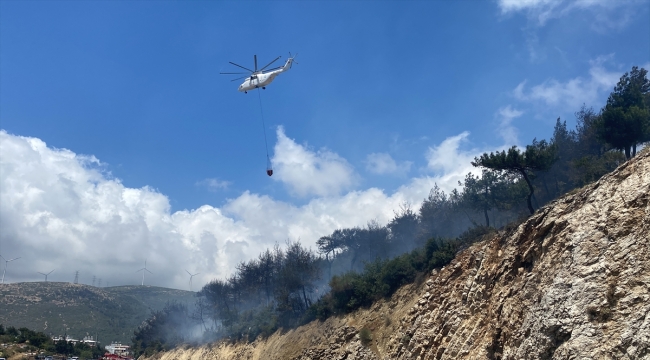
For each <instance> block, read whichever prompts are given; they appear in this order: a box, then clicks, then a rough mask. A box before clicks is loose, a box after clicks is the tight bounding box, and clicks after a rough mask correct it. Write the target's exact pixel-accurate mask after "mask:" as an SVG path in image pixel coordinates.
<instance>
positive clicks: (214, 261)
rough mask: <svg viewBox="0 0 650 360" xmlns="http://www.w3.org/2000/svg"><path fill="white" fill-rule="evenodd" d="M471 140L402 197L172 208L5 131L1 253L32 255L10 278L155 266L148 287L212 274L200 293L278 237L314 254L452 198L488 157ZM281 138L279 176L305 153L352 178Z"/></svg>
mask: <svg viewBox="0 0 650 360" xmlns="http://www.w3.org/2000/svg"><path fill="white" fill-rule="evenodd" d="M468 135H469V134H468V133H462V134H460V135H458V136H454V137H451V138H449V139H447V140H445V141H443V142H442V143H441V144H440V145H439V146H435V147H432V148H431V149H430V150H429V152H428V153H427V160H428V162H429V165H430V167H429V169H430V170H431V171H433V174H432V175H426V174H425V175H422V176H420V177H416V178H412V179H410V180H408V181H407V182H406V183H405V184H404V185H402V186H400V187H399V188H398V189H397V190H396V191H394V192H393V193H387V192H385V191H384V190H381V189H377V188H369V189H365V190H358V191H349V192H347V193H345V194H343V195H338V194H336V193H335V192H329V191H327V192H325V193H326V194H327V195H324V196H320V197H316V198H313V199H311V200H309V201H308V202H307V203H306V204H304V205H301V206H297V205H294V204H291V203H288V202H283V201H278V200H275V199H273V198H271V197H269V196H266V195H260V194H254V193H251V192H249V191H245V192H244V193H242V194H241V195H240V196H238V197H237V198H235V199H232V200H229V201H228V202H227V203H226V204H225V205H224V206H222V207H220V208H216V207H213V206H209V205H204V206H201V207H199V208H198V209H194V210H183V211H177V212H173V213H172V212H171V207H170V204H169V199H168V198H167V197H166V196H165V195H163V194H161V193H159V192H157V191H155V190H153V189H151V188H149V187H143V188H139V189H134V188H128V187H126V186H124V185H123V184H122V183H121V182H120V180H118V179H114V178H111V177H110V176H109V175H108V174H106V173H105V172H102V170H101V166H102V165H101V163H100V162H99V160H98V159H96V158H94V157H92V156H81V155H78V154H75V153H74V152H72V151H70V150H65V149H54V148H49V147H47V145H46V144H45V143H44V142H43V141H41V140H39V139H36V138H29V137H21V136H15V135H11V134H8V133H7V132H6V131H1V130H0V199H1V201H0V223H1V224H2V226H1V227H0V254H2V255H3V256H5V257H9V258H11V257H16V256H21V257H22V259H20V260H17V261H14V262H12V263H11V264H10V266H9V268H8V270H7V281H9V282H16V281H34V280H39V279H40V275H38V274H37V273H36V272H37V271H41V272H46V271H50V270H52V269H56V271H55V272H54V273H52V275H51V276H50V277H49V280H52V281H72V279H73V278H74V272H75V271H76V270H79V271H80V281H81V282H82V283H89V282H90V281H91V279H92V277H93V276H97V277H98V278H102V279H103V281H104V284H106V283H107V282H109V283H110V284H111V285H119V284H139V283H140V281H141V275H140V274H139V273H136V272H135V271H136V270H137V269H140V268H142V266H143V263H144V261H145V260H147V268H149V269H150V270H151V271H152V272H153V275H151V276H148V277H147V280H146V282H147V283H149V284H153V285H160V286H169V287H176V288H183V289H185V288H187V286H188V285H187V282H188V280H189V279H188V277H187V273H186V272H185V269H188V270H190V271H191V272H200V273H201V274H199V275H197V276H196V277H194V280H193V283H194V285H195V289H196V288H199V286H201V285H202V284H204V283H206V282H207V281H209V280H211V279H214V278H216V277H225V276H227V275H228V274H232V273H233V272H234V268H235V266H236V264H237V263H238V262H239V261H241V260H247V259H251V258H253V257H256V256H257V255H258V254H259V253H260V252H261V251H263V250H264V249H266V248H268V247H271V246H273V245H274V244H275V243H276V242H277V243H280V244H283V243H284V241H285V240H286V239H294V240H296V239H300V240H301V241H302V242H303V244H305V245H306V246H311V247H312V248H314V247H315V242H316V240H317V239H318V238H319V237H321V236H323V235H326V234H329V233H331V232H332V231H333V230H335V229H337V228H341V227H352V226H358V225H364V224H366V223H367V222H368V221H370V220H373V219H376V220H377V221H379V222H380V223H386V222H387V221H389V220H390V219H391V218H392V216H393V210H394V209H397V208H398V207H399V205H400V204H403V203H404V202H409V203H411V204H413V206H414V207H416V208H417V207H419V205H420V204H421V202H422V200H423V199H424V198H425V197H426V196H427V195H428V193H429V191H430V189H431V188H432V187H433V186H434V184H435V183H437V184H438V185H439V186H440V187H441V188H442V189H443V190H445V191H447V192H449V191H450V190H451V189H453V188H455V187H456V186H457V181H458V180H462V179H463V177H464V175H465V173H466V172H467V171H469V170H472V166H471V165H470V164H469V161H470V160H471V159H473V157H474V156H475V155H478V152H477V151H474V150H473V151H462V150H460V145H461V143H462V142H467V138H468ZM278 138H279V143H280V145H279V147H276V151H277V150H278V149H279V150H280V151H279V153H280V154H282V156H280V158H282V159H283V161H285V163H287V164H288V165H284V167H278V172H277V175H280V174H281V173H282V171H285V170H289V171H292V170H294V169H292V166H297V165H292V163H291V162H290V161H288V160H286V159H287V158H290V156H289V155H291V154H294V155H295V154H298V155H299V156H298V157H297V158H300V159H309V160H308V161H312V162H319V161H320V162H323V161H324V162H327V161H330V162H332V163H333V164H328V165H326V166H324V167H320V168H319V169H318V171H320V172H321V174H322V175H327V172H326V171H327V169H330V168H332V169H334V171H335V172H337V171H338V172H340V171H341V170H340V167H343V168H344V169H348V170H346V171H343V173H344V174H348V175H347V177H348V178H350V177H351V175H350V174H351V170H349V169H350V168H351V167H350V165H349V164H348V163H347V162H346V161H345V160H344V159H342V158H340V157H338V156H336V155H335V154H332V153H330V152H328V153H327V155H324V151H322V150H321V151H319V152H313V151H310V150H309V149H306V148H304V147H301V146H298V145H296V144H295V142H294V141H293V140H290V139H288V138H286V136H284V133H283V132H282V131H278ZM323 159H325V160H323ZM294 171H295V170H294ZM274 176H275V175H274ZM285 181H288V183H289V184H290V185H292V186H294V187H296V186H298V188H299V186H300V185H294V183H292V182H290V180H285ZM291 181H293V180H291ZM319 186H324V187H325V188H327V186H331V185H319ZM335 188H337V189H338V190H341V189H342V188H341V185H337V186H336V187H335ZM310 191H312V192H313V190H310Z"/></svg>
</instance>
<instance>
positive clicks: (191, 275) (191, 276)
mask: <svg viewBox="0 0 650 360" xmlns="http://www.w3.org/2000/svg"><path fill="white" fill-rule="evenodd" d="M185 271H186V272H187V273H188V274H190V291H192V278H193V277H195V276H196V275H198V274H200V273H196V274H191V273H190V272H189V271H187V269H185Z"/></svg>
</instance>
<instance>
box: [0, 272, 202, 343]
mask: <svg viewBox="0 0 650 360" xmlns="http://www.w3.org/2000/svg"><path fill="white" fill-rule="evenodd" d="M194 294H195V293H193V292H189V291H184V290H176V289H167V288H162V287H156V286H135V285H125V286H113V287H94V286H90V285H84V284H72V283H67V282H43V281H40V282H23V283H11V284H2V285H0V323H1V324H3V325H5V326H15V327H23V326H24V327H27V328H29V329H32V330H35V331H42V332H44V333H45V334H52V335H63V334H68V335H70V336H72V337H74V338H83V337H84V336H94V337H98V338H99V341H101V342H102V343H103V344H109V343H110V342H112V341H121V342H124V343H128V342H130V339H131V336H132V335H133V331H134V330H135V328H136V327H137V326H138V325H140V324H141V323H142V321H144V320H145V319H146V318H147V317H148V316H149V315H150V313H151V310H160V309H162V308H163V307H164V306H165V304H166V303H167V301H174V300H175V301H181V302H184V303H187V305H188V306H191V305H192V304H193V302H194Z"/></svg>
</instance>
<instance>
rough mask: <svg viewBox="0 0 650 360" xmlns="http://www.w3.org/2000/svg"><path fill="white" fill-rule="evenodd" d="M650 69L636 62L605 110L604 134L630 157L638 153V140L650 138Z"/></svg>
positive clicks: (602, 126)
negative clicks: (648, 74) (649, 98)
mask: <svg viewBox="0 0 650 360" xmlns="http://www.w3.org/2000/svg"><path fill="white" fill-rule="evenodd" d="M647 73H648V71H647V70H645V69H644V68H641V69H639V68H638V67H636V66H633V67H632V71H630V72H629V73H627V72H626V73H625V74H623V76H621V79H620V80H619V81H618V84H616V87H614V91H613V92H612V93H611V94H610V95H609V98H608V99H607V105H605V107H604V108H603V110H602V112H601V124H600V136H601V138H602V139H603V140H604V141H605V142H607V143H608V144H610V145H611V146H612V147H614V148H616V149H618V150H624V151H625V157H626V158H627V159H630V157H631V156H635V155H636V145H637V144H640V143H643V142H647V141H650V112H649V109H648V108H649V107H650V104H648V103H647V100H646V99H648V93H650V81H649V80H648V78H647V77H646V75H647ZM630 149H632V154H631V155H630Z"/></svg>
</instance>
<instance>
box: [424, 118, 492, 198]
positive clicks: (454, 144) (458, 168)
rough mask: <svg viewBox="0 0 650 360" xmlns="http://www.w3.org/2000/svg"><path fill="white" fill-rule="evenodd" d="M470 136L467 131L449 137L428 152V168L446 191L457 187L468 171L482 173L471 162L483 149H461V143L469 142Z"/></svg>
mask: <svg viewBox="0 0 650 360" xmlns="http://www.w3.org/2000/svg"><path fill="white" fill-rule="evenodd" d="M468 137H469V132H467V131H465V132H463V133H461V134H459V135H456V136H452V137H448V138H447V139H445V140H444V141H443V142H442V143H440V145H438V146H434V147H430V148H429V151H428V152H427V156H426V157H427V165H428V168H429V170H431V171H433V172H434V174H436V178H437V181H436V182H437V183H438V186H440V187H441V188H443V189H445V190H446V191H449V190H451V189H453V188H455V187H457V184H458V181H459V180H463V179H464V178H465V175H466V174H467V173H468V172H473V173H477V174H478V173H480V172H479V171H477V169H476V168H475V167H473V166H472V164H471V162H472V160H474V157H476V156H478V155H480V154H481V153H482V151H479V150H476V149H472V150H470V151H463V150H460V145H461V143H467V142H468V140H467V138H468Z"/></svg>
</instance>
